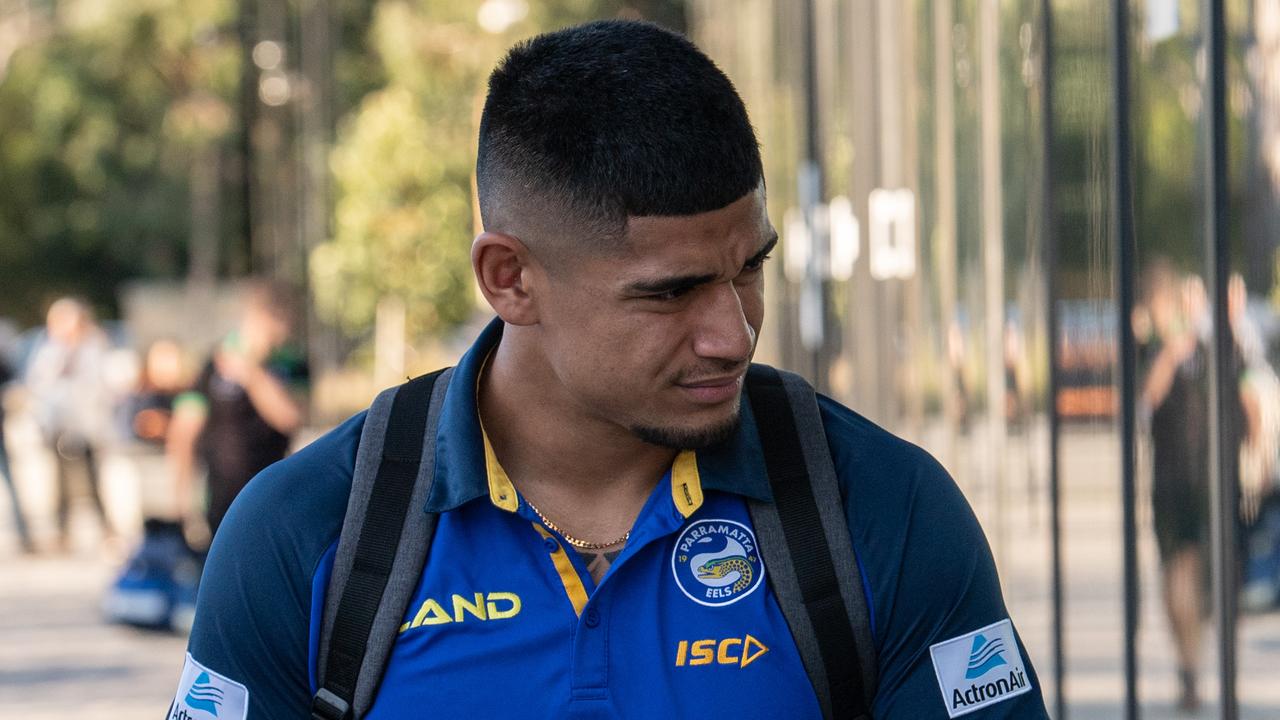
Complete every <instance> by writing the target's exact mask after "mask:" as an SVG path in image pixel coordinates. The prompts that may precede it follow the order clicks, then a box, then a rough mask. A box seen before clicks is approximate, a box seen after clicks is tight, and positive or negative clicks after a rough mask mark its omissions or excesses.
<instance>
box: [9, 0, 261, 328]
mask: <svg viewBox="0 0 1280 720" xmlns="http://www.w3.org/2000/svg"><path fill="white" fill-rule="evenodd" d="M228 7H229V5H228V3H227V2H225V0H152V1H151V2H147V3H120V2H111V3H105V2H104V3H80V4H76V5H70V4H68V5H64V6H62V7H60V8H59V12H58V15H57V18H58V24H57V25H56V26H55V27H54V28H53V29H52V31H51V33H50V34H49V35H48V36H47V37H45V38H43V39H41V40H37V41H35V42H33V43H32V44H30V45H28V46H27V47H25V48H21V49H19V50H18V51H17V52H16V53H15V54H14V55H13V57H12V58H11V60H10V62H9V64H8V66H7V68H6V70H5V73H4V75H3V76H0V187H3V188H4V190H5V191H4V192H3V193H0V268H3V272H4V286H5V292H4V293H2V294H0V315H8V316H13V317H17V318H19V319H20V320H24V321H35V320H37V319H39V318H40V317H41V316H42V315H43V310H44V308H43V305H44V303H45V302H46V301H47V299H48V297H49V295H50V294H51V293H60V292H76V293H79V294H82V295H86V296H88V297H90V298H91V300H93V301H94V303H95V304H97V305H99V306H105V307H108V308H109V307H110V306H111V305H112V304H113V303H114V300H115V291H116V288H117V286H118V284H119V283H120V282H121V281H123V280H125V279H127V278H130V277H136V276H168V275H175V274H178V273H180V272H181V271H182V269H183V266H184V253H183V248H184V245H185V242H186V237H187V236H188V234H189V230H190V224H191V222H190V214H191V206H190V202H189V198H188V182H189V178H190V176H191V171H192V158H193V157H198V156H201V155H203V154H204V149H205V148H207V147H209V146H213V145H217V144H218V143H220V142H222V141H223V139H224V138H225V136H226V134H227V131H228V126H229V120H230V110H229V106H228V103H227V98H228V97H231V92H232V90H233V89H234V83H235V67H236V64H235V52H234V49H233V47H232V46H231V44H230V43H229V42H228V36H227V34H226V33H224V32H222V30H221V28H223V27H225V26H226V25H227V23H228V21H229V19H230V18H229V15H228Z"/></svg>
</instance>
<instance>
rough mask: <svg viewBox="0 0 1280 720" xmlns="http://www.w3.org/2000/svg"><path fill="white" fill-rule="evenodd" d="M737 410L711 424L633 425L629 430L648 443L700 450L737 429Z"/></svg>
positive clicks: (720, 440) (679, 448) (716, 442)
mask: <svg viewBox="0 0 1280 720" xmlns="http://www.w3.org/2000/svg"><path fill="white" fill-rule="evenodd" d="M739 421H740V416H739V414H738V413H737V412H735V413H734V414H733V416H732V417H730V418H728V419H727V420H723V421H721V422H719V423H715V424H712V425H701V426H697V427H680V426H677V425H633V426H632V427H631V432H632V433H633V434H634V435H635V436H636V437H638V438H640V439H641V440H643V441H645V442H647V443H649V444H650V445H657V446H659V447H665V448H671V449H672V450H702V449H704V448H709V447H712V446H714V445H719V444H720V443H723V442H725V441H726V440H728V439H729V438H731V437H733V434H734V433H735V432H737V430H738V423H739Z"/></svg>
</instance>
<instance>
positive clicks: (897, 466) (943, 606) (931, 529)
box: [820, 398, 1048, 720]
mask: <svg viewBox="0 0 1280 720" xmlns="http://www.w3.org/2000/svg"><path fill="white" fill-rule="evenodd" d="M820 405H821V408H822V412H823V416H824V421H825V425H826V428H827V435H828V441H829V443H830V445H831V450H832V458H833V460H834V461H835V464H836V471H837V474H838V475H839V476H840V478H841V483H842V485H843V486H844V488H845V502H846V507H845V509H846V514H847V516H848V518H849V527H850V534H851V535H852V538H853V544H854V550H855V553H856V554H857V557H858V564H859V567H860V569H861V571H862V574H863V578H862V580H863V587H864V590H865V591H866V592H867V594H868V599H869V601H870V603H869V604H870V606H871V614H872V624H873V631H874V635H875V638H876V644H877V655H878V662H879V684H878V688H877V693H876V697H875V701H874V706H873V714H874V716H875V717H876V718H877V720H932V719H934V718H938V719H941V720H946V719H948V718H951V717H958V716H960V715H963V716H964V717H965V718H968V719H970V720H995V719H997V718H1018V719H1019V720H1026V719H1031V720H1035V719H1036V718H1046V719H1047V718H1048V714H1047V712H1046V710H1045V707H1044V700H1043V697H1042V695H1041V691H1040V687H1039V679H1038V678H1037V676H1036V673H1035V670H1034V668H1033V667H1032V663H1031V658H1030V657H1029V656H1028V654H1027V651H1026V648H1025V647H1024V646H1023V645H1022V641H1021V639H1020V638H1019V637H1018V635H1017V631H1016V628H1015V626H1014V625H1013V623H1012V622H1011V621H1010V619H1009V612H1008V610H1007V609H1006V607H1005V603H1004V597H1003V595H1002V593H1001V589H1000V579H999V577H998V575H997V573H996V567H995V562H994V560H993V558H992V555H991V550H990V547H989V546H988V544H987V540H986V537H985V536H984V535H983V532H982V528H981V527H980V526H979V525H978V521H977V518H976V517H975V516H974V514H973V511H972V509H971V508H970V507H969V504H968V502H967V501H966V500H965V498H964V495H963V494H962V493H961V492H960V489H959V488H958V487H957V486H956V484H955V481H954V480H952V479H951V477H950V475H948V474H947V472H946V470H945V469H943V467H942V466H941V465H940V464H939V463H938V462H937V461H936V460H934V459H933V458H932V457H931V456H930V455H929V454H928V453H926V452H925V451H924V450H921V449H920V448H918V447H916V446H914V445H911V444H910V443H907V442H905V441H903V440H900V439H898V438H896V437H894V436H892V435H890V434H889V433H887V432H885V431H884V430H882V429H880V428H878V427H876V426H875V425H874V424H872V423H870V422H869V421H867V420H865V419H864V418H862V417H860V416H858V415H856V414H855V413H853V412H852V411H849V410H848V409H846V408H844V407H842V406H839V405H838V404H836V403H834V402H833V401H830V400H827V399H826V398H823V399H822V400H821V402H820ZM988 668H989V669H990V671H989V672H987V669H988ZM1019 672H1021V678H1022V680H1023V681H1025V685H1022V686H1019V680H1018V678H1019V675H1018V673H1019ZM1009 673H1013V677H1012V678H1010V677H1009ZM988 684H990V687H988ZM957 692H959V695H958V696H957V695H956V693H957Z"/></svg>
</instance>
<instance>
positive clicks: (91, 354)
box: [26, 297, 115, 552]
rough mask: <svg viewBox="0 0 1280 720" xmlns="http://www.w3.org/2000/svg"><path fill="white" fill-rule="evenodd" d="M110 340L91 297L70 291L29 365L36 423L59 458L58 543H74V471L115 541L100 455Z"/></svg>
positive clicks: (51, 315) (53, 308)
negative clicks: (104, 373)
mask: <svg viewBox="0 0 1280 720" xmlns="http://www.w3.org/2000/svg"><path fill="white" fill-rule="evenodd" d="M109 349H110V343H109V342H108V339H107V334H106V333H105V332H103V330H102V328H100V327H98V324H97V323H96V322H95V321H94V318H93V311H92V310H91V309H90V307H89V305H88V303H86V302H84V301H83V300H80V299H78V298H72V297H64V298H59V299H58V300H56V301H54V303H53V304H52V305H50V306H49V311H48V313H47V315H46V321H45V336H44V339H43V340H42V341H41V343H40V345H39V346H38V347H37V348H36V350H35V351H34V353H33V354H32V357H31V362H30V364H29V365H28V368H27V376H26V385H27V389H28V390H29V391H30V393H31V400H32V407H33V410H34V415H35V418H36V423H37V424H38V425H39V426H40V434H41V436H42V437H43V438H44V442H45V445H46V446H47V447H48V448H49V450H50V452H51V454H52V455H53V458H54V464H55V467H56V469H57V470H56V473H57V483H58V548H59V549H60V550H62V551H63V552H66V551H68V550H70V549H71V477H72V475H73V474H74V473H75V472H77V471H79V472H83V474H84V476H85V478H86V479H87V481H88V485H89V497H90V499H92V501H93V506H94V509H95V510H96V511H97V515H98V522H99V523H100V524H101V526H102V535H103V538H104V540H105V541H107V543H108V544H110V543H111V542H114V539H115V530H114V529H113V528H112V525H111V521H110V519H108V517H107V509H106V505H105V503H104V501H103V494H102V487H101V483H100V482H99V479H100V473H99V468H98V461H99V457H100V447H101V445H102V443H103V440H104V439H105V436H106V433H107V428H108V424H109V422H110V420H109V413H110V404H111V401H110V398H109V397H108V394H107V386H106V383H105V382H104V380H103V376H102V368H103V364H104V360H105V358H106V355H107V351H108V350H109Z"/></svg>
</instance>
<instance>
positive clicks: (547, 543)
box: [542, 538, 560, 553]
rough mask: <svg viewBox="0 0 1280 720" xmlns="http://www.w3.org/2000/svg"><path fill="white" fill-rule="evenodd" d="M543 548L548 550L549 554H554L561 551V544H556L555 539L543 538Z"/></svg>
mask: <svg viewBox="0 0 1280 720" xmlns="http://www.w3.org/2000/svg"><path fill="white" fill-rule="evenodd" d="M542 546H543V547H545V548H546V549H547V552H552V553H553V552H555V551H557V550H559V549H560V543H558V542H556V539H555V538H543V539H542Z"/></svg>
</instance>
